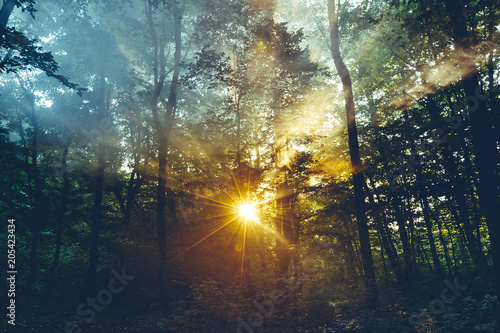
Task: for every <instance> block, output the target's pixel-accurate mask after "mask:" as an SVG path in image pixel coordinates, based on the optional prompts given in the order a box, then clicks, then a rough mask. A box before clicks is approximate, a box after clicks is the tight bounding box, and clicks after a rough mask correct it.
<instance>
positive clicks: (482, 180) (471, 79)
mask: <svg viewBox="0 0 500 333" xmlns="http://www.w3.org/2000/svg"><path fill="white" fill-rule="evenodd" d="M444 2H445V4H446V9H447V10H448V14H449V17H450V21H451V23H452V25H453V39H454V44H455V48H456V49H457V50H458V52H460V51H462V50H463V51H465V52H467V51H470V49H471V46H472V45H471V39H470V36H469V32H468V31H467V25H466V22H465V16H464V13H463V8H462V4H461V3H460V2H457V1H455V0H445V1H444ZM459 60H462V61H460V62H459V63H460V67H461V69H462V71H463V72H465V73H467V74H466V75H469V76H466V77H464V78H463V79H462V83H463V86H464V90H465V95H466V100H467V101H472V102H473V104H474V105H471V106H468V109H469V116H470V123H471V134H472V145H473V153H474V158H475V162H476V168H477V171H478V177H479V186H478V192H479V193H478V194H479V203H480V205H481V207H482V209H483V211H484V214H485V217H486V224H487V226H488V232H489V235H490V243H491V254H492V259H493V272H494V281H496V283H497V285H496V292H497V295H500V203H499V200H498V197H499V191H498V183H499V176H498V173H497V162H498V151H497V149H496V144H495V140H494V139H493V138H494V136H493V135H492V130H491V120H490V118H489V115H488V112H487V100H484V99H483V98H481V95H483V93H482V90H481V86H480V85H479V77H478V75H477V68H475V65H472V66H470V65H469V66H467V63H468V62H467V60H466V59H465V57H464V56H463V55H460V56H459ZM472 107H474V109H473V108H472Z"/></svg>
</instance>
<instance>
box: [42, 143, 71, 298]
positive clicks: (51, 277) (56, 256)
mask: <svg viewBox="0 0 500 333" xmlns="http://www.w3.org/2000/svg"><path fill="white" fill-rule="evenodd" d="M70 144H71V137H68V138H67V139H66V144H65V145H64V151H63V155H62V158H61V171H62V175H63V185H62V190H61V204H60V206H59V210H58V217H57V226H56V248H55V251H54V260H53V261H52V265H51V266H50V269H49V277H48V282H47V290H46V294H47V295H49V294H50V292H51V290H52V288H53V287H54V283H55V277H56V269H57V266H58V265H59V258H60V256H61V245H62V232H63V224H64V219H65V216H66V203H67V198H68V191H69V177H68V170H67V158H68V152H69V146H70Z"/></svg>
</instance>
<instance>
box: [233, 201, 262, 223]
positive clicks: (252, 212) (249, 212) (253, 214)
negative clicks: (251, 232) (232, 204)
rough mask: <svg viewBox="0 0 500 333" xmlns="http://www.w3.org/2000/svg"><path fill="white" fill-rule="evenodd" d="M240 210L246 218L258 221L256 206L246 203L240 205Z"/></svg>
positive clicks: (241, 214)
mask: <svg viewBox="0 0 500 333" xmlns="http://www.w3.org/2000/svg"><path fill="white" fill-rule="evenodd" d="M238 209H239V210H240V216H241V217H243V218H245V219H246V220H253V221H257V210H256V209H255V207H254V206H252V205H250V204H248V203H246V204H243V205H241V206H239V207H238Z"/></svg>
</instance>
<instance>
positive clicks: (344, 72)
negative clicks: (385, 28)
mask: <svg viewBox="0 0 500 333" xmlns="http://www.w3.org/2000/svg"><path fill="white" fill-rule="evenodd" d="M328 18H329V24H330V41H331V52H332V57H333V61H334V62H335V67H336V68H337V72H338V74H339V76H340V79H341V80H342V86H343V89H344V100H345V104H346V105H345V108H346V116H347V132H348V136H349V153H350V157H351V164H352V172H353V184H354V201H355V207H356V221H357V225H358V232H359V243H360V248H361V258H362V261H363V271H364V283H365V288H366V291H367V293H368V298H369V300H370V301H371V302H372V303H373V304H375V303H376V302H377V301H378V291H377V283H376V278H375V269H374V264H373V257H372V251H371V247H370V235H369V232H368V225H367V219H366V213H365V207H364V201H365V196H364V193H363V183H364V177H363V166H362V164H361V158H360V154H359V143H358V133H357V129H356V116H355V112H354V99H353V95H352V84H351V77H350V75H349V71H348V69H347V67H346V66H345V64H344V61H343V60H342V56H341V54H340V45H339V44H340V43H339V25H338V13H337V11H336V9H335V0H329V1H328Z"/></svg>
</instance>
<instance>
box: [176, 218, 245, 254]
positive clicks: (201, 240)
mask: <svg viewBox="0 0 500 333" xmlns="http://www.w3.org/2000/svg"><path fill="white" fill-rule="evenodd" d="M236 219H238V216H236V217H235V218H233V219H232V220H230V221H228V222H226V223H224V224H223V225H221V226H220V227H218V228H217V229H215V230H214V231H212V232H211V233H209V234H208V235H206V236H205V237H203V238H202V239H200V240H199V241H197V242H196V243H194V244H193V245H191V246H190V247H188V248H187V249H185V250H184V251H182V252H181V253H179V254H177V255H175V256H174V257H173V258H172V261H173V260H175V259H176V258H177V257H180V256H182V255H183V254H184V253H186V252H188V251H189V250H191V249H192V248H193V247H195V246H196V245H198V244H200V243H201V242H203V241H204V240H205V239H207V238H208V237H210V236H212V235H214V234H215V233H216V232H217V231H219V230H221V229H222V228H224V227H225V226H227V225H228V224H230V223H232V222H233V221H234V220H236Z"/></svg>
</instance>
